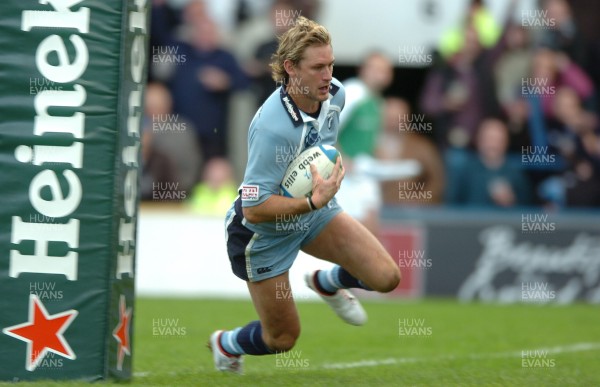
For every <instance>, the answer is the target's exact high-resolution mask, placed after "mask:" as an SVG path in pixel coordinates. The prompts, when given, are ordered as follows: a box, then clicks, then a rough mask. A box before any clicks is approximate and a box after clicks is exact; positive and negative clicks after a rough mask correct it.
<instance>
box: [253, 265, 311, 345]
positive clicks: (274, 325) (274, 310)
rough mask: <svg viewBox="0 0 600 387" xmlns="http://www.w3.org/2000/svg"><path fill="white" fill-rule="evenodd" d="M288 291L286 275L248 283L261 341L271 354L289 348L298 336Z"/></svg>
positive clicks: (297, 326)
mask: <svg viewBox="0 0 600 387" xmlns="http://www.w3.org/2000/svg"><path fill="white" fill-rule="evenodd" d="M290 289H291V288H290V282H289V276H288V272H285V273H283V274H281V275H279V276H277V277H273V278H269V279H266V280H263V281H259V282H248V290H249V291H250V295H251V296H252V302H253V303H254V308H255V309H256V313H258V317H259V318H260V322H261V325H262V339H263V341H264V343H265V344H266V345H267V347H268V348H270V349H271V350H272V351H273V352H281V351H288V350H290V349H292V347H293V346H294V344H295V343H296V339H298V336H300V319H299V317H298V311H297V309H296V304H295V303H294V299H293V297H292V295H291V291H290Z"/></svg>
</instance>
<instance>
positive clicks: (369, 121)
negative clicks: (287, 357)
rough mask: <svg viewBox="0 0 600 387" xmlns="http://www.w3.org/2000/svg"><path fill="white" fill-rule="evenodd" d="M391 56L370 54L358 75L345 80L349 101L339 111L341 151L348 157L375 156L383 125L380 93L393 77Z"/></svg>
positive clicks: (377, 53) (347, 99)
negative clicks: (389, 57)
mask: <svg viewBox="0 0 600 387" xmlns="http://www.w3.org/2000/svg"><path fill="white" fill-rule="evenodd" d="M393 76H394V73H393V67H392V63H391V62H390V60H389V59H388V58H387V57H386V56H385V55H383V54H381V53H379V52H374V53H371V54H370V55H368V56H367V57H366V58H365V60H364V61H363V63H362V64H361V66H360V69H359V71H358V78H351V79H349V80H347V81H345V82H344V87H345V89H346V104H345V106H344V109H343V110H342V112H341V114H340V133H339V137H338V144H339V146H340V151H341V152H342V153H343V154H344V156H347V157H351V158H352V157H356V156H358V155H359V154H364V155H368V156H373V155H374V152H375V147H376V145H377V137H378V136H379V132H380V130H381V128H382V127H383V125H382V117H383V99H382V96H381V93H382V92H383V90H384V89H385V88H387V87H388V86H389V85H390V84H391V83H392V80H393Z"/></svg>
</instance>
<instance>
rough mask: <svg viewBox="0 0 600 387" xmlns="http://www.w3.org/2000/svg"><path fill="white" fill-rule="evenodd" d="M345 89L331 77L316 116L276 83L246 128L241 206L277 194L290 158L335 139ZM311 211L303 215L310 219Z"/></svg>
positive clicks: (262, 226) (259, 227) (270, 227)
mask: <svg viewBox="0 0 600 387" xmlns="http://www.w3.org/2000/svg"><path fill="white" fill-rule="evenodd" d="M344 101H345V92H344V87H343V86H342V84H341V82H339V81H338V80H337V79H335V78H333V79H332V81H331V87H330V89H329V99H327V100H326V101H324V102H322V103H321V110H320V113H319V116H318V118H316V119H315V118H313V117H311V116H310V115H308V114H306V113H304V112H303V111H301V110H300V109H299V108H298V107H297V106H296V104H295V103H294V101H293V100H292V98H291V97H290V96H289V95H288V94H287V92H286V91H285V88H284V87H283V86H281V87H279V88H278V89H277V90H275V92H273V94H271V96H270V97H269V98H268V99H267V100H266V101H265V103H264V104H263V105H262V106H261V107H260V108H259V109H258V111H257V112H256V114H255V116H254V118H253V119H252V122H251V123H250V129H249V132H248V162H247V164H246V172H245V174H244V181H243V182H242V184H241V186H240V188H239V191H240V196H241V199H242V206H243V207H251V206H256V205H258V204H260V203H263V202H264V201H265V200H267V199H268V198H269V196H271V195H274V194H275V195H279V184H280V183H281V181H282V179H283V175H284V173H285V171H286V169H287V167H288V165H289V164H290V162H291V161H292V160H293V159H294V158H295V157H296V156H297V155H298V154H300V153H301V152H302V151H303V150H304V149H306V148H310V147H311V146H315V145H319V144H324V145H332V146H334V145H335V143H336V141H337V136H338V127H339V117H340V112H341V111H342V109H343V107H344ZM311 215H312V213H307V214H304V215H302V221H303V222H309V221H310V218H311ZM244 225H245V226H246V227H248V228H249V229H251V230H252V231H254V232H258V233H268V234H271V233H275V232H276V230H275V222H264V223H259V224H251V223H248V222H246V221H245V220H244Z"/></svg>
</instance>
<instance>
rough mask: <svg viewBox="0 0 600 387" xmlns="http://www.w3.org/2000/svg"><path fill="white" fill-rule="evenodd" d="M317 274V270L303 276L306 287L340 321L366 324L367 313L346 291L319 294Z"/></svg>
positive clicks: (339, 290)
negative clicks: (316, 283)
mask: <svg viewBox="0 0 600 387" xmlns="http://www.w3.org/2000/svg"><path fill="white" fill-rule="evenodd" d="M318 272H319V270H316V271H313V272H310V273H306V274H305V275H304V281H306V285H307V286H308V287H309V288H311V289H312V290H313V291H314V292H315V293H317V294H318V295H319V296H320V297H321V298H322V299H323V301H325V302H326V303H327V304H328V305H329V306H330V307H331V309H333V311H334V312H335V314H337V315H338V316H339V317H340V318H341V319H342V320H344V321H345V322H347V323H348V324H351V325H364V324H365V323H366V322H367V312H365V310H364V309H363V307H362V305H361V304H360V302H359V301H358V300H357V299H356V297H354V295H353V294H352V293H350V291H349V290H348V289H338V290H337V291H336V292H335V293H334V294H332V295H328V294H324V293H322V292H320V291H319V289H318V288H317V286H316V285H315V281H316V275H317V273H318Z"/></svg>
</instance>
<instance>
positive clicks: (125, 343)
mask: <svg viewBox="0 0 600 387" xmlns="http://www.w3.org/2000/svg"><path fill="white" fill-rule="evenodd" d="M130 322H131V308H126V305H125V296H124V295H121V297H120V298H119V324H117V327H116V328H115V330H114V331H113V337H114V338H115V339H116V340H117V341H118V342H119V344H118V348H117V369H118V370H119V371H121V370H123V359H124V358H125V354H127V355H130V356H131V348H130V346H129V325H130V324H129V323H130Z"/></svg>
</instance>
